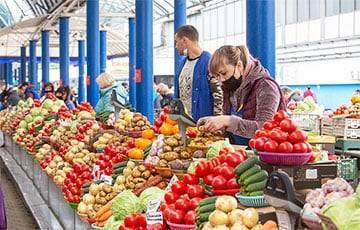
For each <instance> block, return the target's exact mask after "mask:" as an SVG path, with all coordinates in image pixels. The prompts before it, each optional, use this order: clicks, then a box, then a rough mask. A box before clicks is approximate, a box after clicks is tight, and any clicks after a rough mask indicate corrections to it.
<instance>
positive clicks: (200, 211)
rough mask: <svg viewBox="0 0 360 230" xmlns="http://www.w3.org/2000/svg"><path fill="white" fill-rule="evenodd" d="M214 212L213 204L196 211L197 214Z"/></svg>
mask: <svg viewBox="0 0 360 230" xmlns="http://www.w3.org/2000/svg"><path fill="white" fill-rule="evenodd" d="M214 210H215V203H211V204H208V205H205V206H202V207H199V208H197V209H196V213H197V214H201V213H207V212H212V211H214Z"/></svg>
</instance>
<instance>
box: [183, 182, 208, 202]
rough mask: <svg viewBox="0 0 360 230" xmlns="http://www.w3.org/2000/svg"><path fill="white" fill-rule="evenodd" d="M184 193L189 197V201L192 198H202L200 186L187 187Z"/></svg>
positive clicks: (202, 193) (202, 191)
mask: <svg viewBox="0 0 360 230" xmlns="http://www.w3.org/2000/svg"><path fill="white" fill-rule="evenodd" d="M186 193H187V194H188V195H189V197H190V199H191V198H194V197H203V196H204V189H203V187H202V186H201V185H198V184H197V185H189V186H188V187H187V190H186Z"/></svg>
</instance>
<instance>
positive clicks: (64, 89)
mask: <svg viewBox="0 0 360 230" xmlns="http://www.w3.org/2000/svg"><path fill="white" fill-rule="evenodd" d="M56 93H61V94H62V95H64V94H66V98H68V97H69V95H70V88H69V86H61V87H59V88H58V89H57V90H56ZM56 93H55V94H56Z"/></svg>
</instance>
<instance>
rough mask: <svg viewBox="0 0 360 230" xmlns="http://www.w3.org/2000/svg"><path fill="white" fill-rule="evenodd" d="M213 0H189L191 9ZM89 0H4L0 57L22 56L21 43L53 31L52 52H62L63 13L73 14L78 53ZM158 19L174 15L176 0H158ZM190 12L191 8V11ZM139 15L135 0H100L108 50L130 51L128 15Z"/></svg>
mask: <svg viewBox="0 0 360 230" xmlns="http://www.w3.org/2000/svg"><path fill="white" fill-rule="evenodd" d="M209 1H210V0H187V7H188V9H195V8H199V9H200V8H201V7H204V6H205V4H206V3H207V2H209ZM85 3H86V0H12V1H1V2H0V28H3V29H1V30H0V46H2V47H3V48H1V49H0V57H13V56H19V54H20V46H21V45H25V46H27V45H28V42H29V40H39V42H38V43H37V45H38V47H37V56H40V54H41V47H40V34H41V31H42V30H49V31H50V32H51V33H50V56H58V54H59V51H58V47H59V26H58V18H59V17H60V16H69V17H70V31H71V35H70V43H71V44H70V56H71V57H77V42H76V41H77V40H78V39H81V38H85V36H86V7H85ZM153 10H154V20H155V21H156V20H162V19H165V20H166V19H171V17H173V13H174V1H173V0H154V5H153ZM188 13H189V12H188ZM134 15H135V0H100V26H101V29H104V30H106V31H108V37H107V54H108V56H109V57H110V58H111V57H118V56H124V55H127V52H128V38H127V34H128V24H127V21H128V18H129V17H131V16H134Z"/></svg>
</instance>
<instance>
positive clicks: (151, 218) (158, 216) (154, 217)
mask: <svg viewBox="0 0 360 230" xmlns="http://www.w3.org/2000/svg"><path fill="white" fill-rule="evenodd" d="M146 223H147V224H148V225H153V224H162V223H163V215H162V212H152V213H146Z"/></svg>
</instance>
